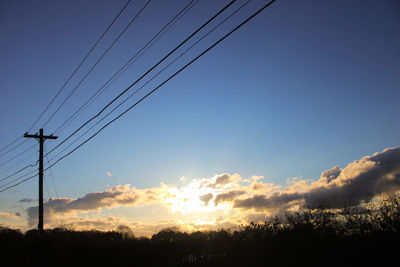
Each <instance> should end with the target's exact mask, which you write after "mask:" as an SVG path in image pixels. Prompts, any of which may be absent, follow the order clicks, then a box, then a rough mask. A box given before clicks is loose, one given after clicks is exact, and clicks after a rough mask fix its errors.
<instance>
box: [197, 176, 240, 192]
mask: <svg viewBox="0 0 400 267" xmlns="http://www.w3.org/2000/svg"><path fill="white" fill-rule="evenodd" d="M240 179H241V178H240V176H239V175H238V174H234V175H230V174H228V173H224V174H220V175H216V176H214V177H213V178H211V179H204V181H203V182H202V183H201V184H200V187H209V188H213V189H216V188H222V187H223V186H225V185H229V184H232V183H234V182H236V181H238V180H240Z"/></svg>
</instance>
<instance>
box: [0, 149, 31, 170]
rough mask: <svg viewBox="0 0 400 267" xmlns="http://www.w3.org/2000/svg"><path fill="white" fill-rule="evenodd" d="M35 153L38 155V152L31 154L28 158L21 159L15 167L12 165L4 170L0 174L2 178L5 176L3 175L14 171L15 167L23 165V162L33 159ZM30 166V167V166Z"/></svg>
mask: <svg viewBox="0 0 400 267" xmlns="http://www.w3.org/2000/svg"><path fill="white" fill-rule="evenodd" d="M35 153H36V152H34V153H30V154H29V155H28V156H27V157H25V158H23V159H21V160H20V161H18V162H16V163H14V164H13V165H11V166H10V167H8V168H7V169H5V170H3V171H2V172H0V176H1V175H3V174H5V173H7V172H8V171H10V170H12V169H13V168H14V167H16V166H18V165H19V164H21V163H22V162H24V161H26V160H27V159H31V158H32V156H33V155H34V154H35ZM29 165H31V164H29ZM29 165H28V166H29Z"/></svg>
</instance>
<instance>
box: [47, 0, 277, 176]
mask: <svg viewBox="0 0 400 267" xmlns="http://www.w3.org/2000/svg"><path fill="white" fill-rule="evenodd" d="M273 2H275V0H272V1H271V2H269V3H267V4H266V5H264V6H263V7H262V8H261V9H259V10H258V11H257V12H255V13H254V14H253V15H251V16H250V17H248V18H247V19H246V20H244V21H243V22H242V23H240V24H239V25H238V26H236V27H235V28H234V29H233V30H231V31H230V32H228V33H227V34H225V35H224V36H223V37H222V38H220V39H219V40H218V41H217V42H215V43H214V44H212V45H211V46H210V47H208V48H207V49H206V50H204V51H203V52H202V53H200V54H199V55H198V56H197V57H195V58H194V59H192V60H191V61H190V62H189V63H187V64H186V65H185V66H183V67H182V68H180V69H179V70H178V71H177V72H175V73H174V74H173V75H171V76H170V77H169V78H168V79H166V80H165V81H164V82H162V83H161V84H159V85H158V86H157V87H156V88H154V89H153V90H151V91H150V92H149V93H147V94H146V95H145V96H143V97H142V98H141V99H140V100H139V101H137V102H136V103H135V104H133V105H132V106H130V107H129V108H128V109H126V110H125V111H124V112H122V113H121V114H119V115H118V116H117V117H115V118H114V119H112V120H111V121H110V122H108V123H107V124H106V125H104V126H103V127H101V128H100V129H99V130H98V131H97V132H96V133H94V134H93V135H92V136H90V137H89V138H88V139H86V140H85V141H84V142H82V143H81V144H80V145H78V146H77V147H75V148H74V149H73V150H71V151H70V152H68V153H67V154H65V155H64V156H62V157H61V158H59V159H58V160H56V161H55V162H54V163H52V164H51V165H50V166H49V167H47V168H46V169H45V170H47V169H49V168H50V167H52V166H54V165H55V164H57V163H58V162H59V161H61V160H62V159H64V158H66V157H67V156H69V155H70V154H72V153H73V152H75V151H76V150H78V149H79V148H80V147H82V146H83V145H84V144H86V143H87V142H89V141H90V140H91V139H92V138H93V137H95V136H96V135H98V134H99V133H100V132H101V131H103V130H104V129H105V128H107V127H108V126H109V125H111V124H112V123H114V122H115V121H116V120H118V119H119V118H121V117H122V116H123V115H125V114H126V113H127V112H128V111H130V110H131V109H132V108H134V107H135V106H137V105H138V104H139V103H140V102H142V101H143V100H145V99H146V98H147V97H149V96H150V95H151V94H153V93H154V92H155V91H157V90H158V89H160V88H161V87H162V86H163V85H164V84H166V83H167V82H169V81H170V80H171V79H172V78H174V77H175V76H176V75H178V74H179V73H180V72H182V71H183V70H184V69H186V68H187V67H189V66H190V65H191V64H193V62H195V61H196V60H198V59H199V58H200V57H202V56H203V55H205V54H206V53H207V52H208V51H210V50H211V49H213V48H214V47H215V46H217V45H218V44H219V43H220V42H222V41H223V40H225V39H226V38H227V37H228V36H229V35H231V34H232V33H234V32H235V31H237V30H238V29H239V28H241V27H242V26H243V25H244V24H246V23H247V22H249V21H250V20H251V19H253V18H254V17H255V16H257V15H258V14H259V13H261V12H262V11H263V10H264V9H266V8H267V7H268V6H270V5H271V4H272V3H273Z"/></svg>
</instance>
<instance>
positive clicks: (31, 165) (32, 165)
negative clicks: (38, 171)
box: [0, 164, 36, 183]
mask: <svg viewBox="0 0 400 267" xmlns="http://www.w3.org/2000/svg"><path fill="white" fill-rule="evenodd" d="M35 166H36V164H29V165H27V166H25V167H23V168H22V169H19V170H18V171H16V172H14V173H12V174H10V175H8V176H7V177H5V178H3V179H1V180H0V183H1V182H3V181H5V180H7V179H9V178H11V177H12V176H14V175H17V174H18V173H20V172H22V171H23V170H25V169H27V168H29V167H35Z"/></svg>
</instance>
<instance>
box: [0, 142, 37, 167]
mask: <svg viewBox="0 0 400 267" xmlns="http://www.w3.org/2000/svg"><path fill="white" fill-rule="evenodd" d="M35 146H36V145H33V146H30V147H28V148H27V149H25V150H24V151H22V152H20V153H18V154H17V155H15V156H14V157H12V158H10V159H8V160H6V161H5V162H3V163H0V167H1V166H4V165H5V164H7V163H9V162H10V161H12V160H14V159H16V158H18V157H19V156H21V155H22V154H24V153H25V152H27V151H29V150H31V149H32V148H34V147H35Z"/></svg>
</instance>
